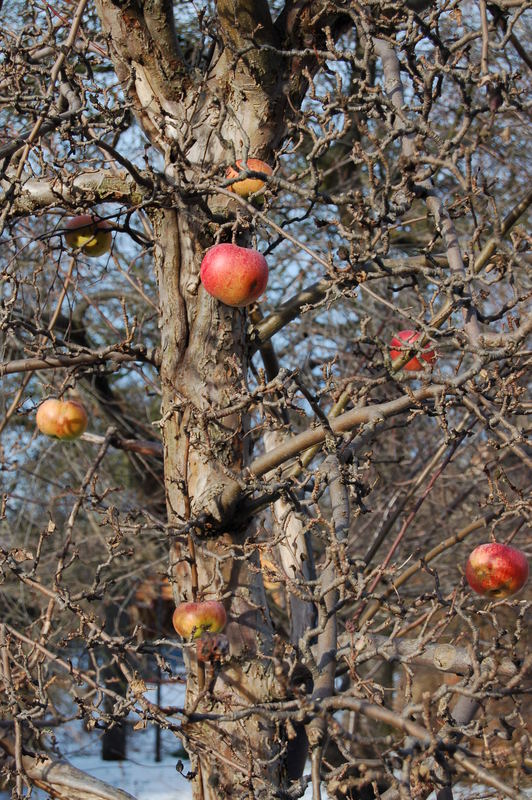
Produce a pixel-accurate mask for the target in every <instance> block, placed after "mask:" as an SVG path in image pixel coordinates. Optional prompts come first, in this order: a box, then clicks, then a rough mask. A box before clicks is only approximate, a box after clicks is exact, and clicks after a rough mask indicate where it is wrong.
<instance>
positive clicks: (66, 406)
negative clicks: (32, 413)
mask: <svg viewBox="0 0 532 800" xmlns="http://www.w3.org/2000/svg"><path fill="white" fill-rule="evenodd" d="M35 421H36V423H37V427H38V428H39V430H40V431H41V433H44V434H46V436H55V437H56V439H65V440H66V441H71V440H72V439H77V438H78V436H81V434H82V433H85V431H86V430H87V424H88V421H89V420H88V416H87V412H86V411H85V409H84V408H83V406H82V405H81V403H78V402H77V400H58V399H57V398H55V397H49V398H48V400H45V401H44V403H41V405H40V406H39V408H38V409H37V416H36V418H35Z"/></svg>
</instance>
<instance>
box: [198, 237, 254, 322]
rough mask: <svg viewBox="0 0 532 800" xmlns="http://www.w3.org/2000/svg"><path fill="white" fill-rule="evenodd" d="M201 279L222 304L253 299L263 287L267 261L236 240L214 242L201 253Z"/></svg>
mask: <svg viewBox="0 0 532 800" xmlns="http://www.w3.org/2000/svg"><path fill="white" fill-rule="evenodd" d="M200 277H201V282H202V284H203V285H204V287H205V289H206V290H207V291H208V293H209V294H212V296H213V297H216V298H217V299H218V300H220V301H221V302H222V303H225V305H226V306H235V307H237V308H240V307H242V306H247V305H249V304H250V303H253V301H254V300H256V299H257V298H258V297H260V295H261V294H262V293H263V292H264V290H265V289H266V284H267V283H268V265H267V264H266V259H265V258H264V256H263V255H262V253H259V252H258V251H257V250H251V249H249V248H247V247H238V245H236V244H216V245H215V246H214V247H210V248H209V249H208V250H207V252H206V253H205V255H204V257H203V261H202V262H201V270H200Z"/></svg>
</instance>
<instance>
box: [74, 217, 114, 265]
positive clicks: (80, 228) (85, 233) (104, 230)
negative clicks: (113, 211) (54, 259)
mask: <svg viewBox="0 0 532 800" xmlns="http://www.w3.org/2000/svg"><path fill="white" fill-rule="evenodd" d="M65 241H66V243H67V245H68V246H69V247H70V248H71V249H72V250H78V249H79V248H81V252H82V253H84V254H85V255H86V256H89V257H90V258H96V257H97V256H101V255H103V253H107V251H108V250H110V249H111V242H112V234H111V226H110V225H109V223H108V222H107V221H106V220H104V219H100V218H99V217H96V216H93V215H91V214H81V215H80V216H78V217H73V218H72V219H71V220H69V221H68V222H67V224H66V233H65Z"/></svg>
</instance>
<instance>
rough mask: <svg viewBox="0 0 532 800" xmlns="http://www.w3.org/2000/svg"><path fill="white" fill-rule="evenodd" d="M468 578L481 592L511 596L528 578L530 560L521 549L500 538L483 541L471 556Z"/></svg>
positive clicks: (468, 565) (467, 568)
mask: <svg viewBox="0 0 532 800" xmlns="http://www.w3.org/2000/svg"><path fill="white" fill-rule="evenodd" d="M465 575H466V580H467V582H468V584H469V585H470V587H471V588H472V589H473V591H474V592H476V593H477V594H481V595H484V596H485V597H493V598H495V599H499V598H503V597H510V596H511V595H512V594H515V593H516V592H518V591H519V590H520V589H522V588H523V586H524V585H525V583H526V582H527V580H528V561H527V558H526V556H525V554H524V553H523V552H521V550H517V549H516V548H515V547H510V546H509V545H507V544H499V543H498V542H487V543H486V544H481V545H479V546H478V547H475V549H474V550H473V551H472V553H471V554H470V556H469V558H468V559H467V564H466V570H465Z"/></svg>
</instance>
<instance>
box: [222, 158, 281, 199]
mask: <svg viewBox="0 0 532 800" xmlns="http://www.w3.org/2000/svg"><path fill="white" fill-rule="evenodd" d="M246 169H247V170H251V171H253V172H262V173H264V175H271V174H272V173H273V170H272V168H271V167H270V166H269V164H266V162H265V161H261V160H260V158H248V160H247V161H246V162H244V161H241V160H239V161H237V162H236V166H231V167H227V171H226V173H225V177H226V178H237V177H238V174H239V173H240V172H243V171H245V170H246ZM263 186H264V181H263V180H262V178H243V179H242V180H241V181H236V182H235V183H232V184H231V186H229V187H228V188H229V191H230V192H235V194H238V195H240V197H249V195H250V194H254V193H255V192H258V191H259V190H260V189H262V187H263Z"/></svg>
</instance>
